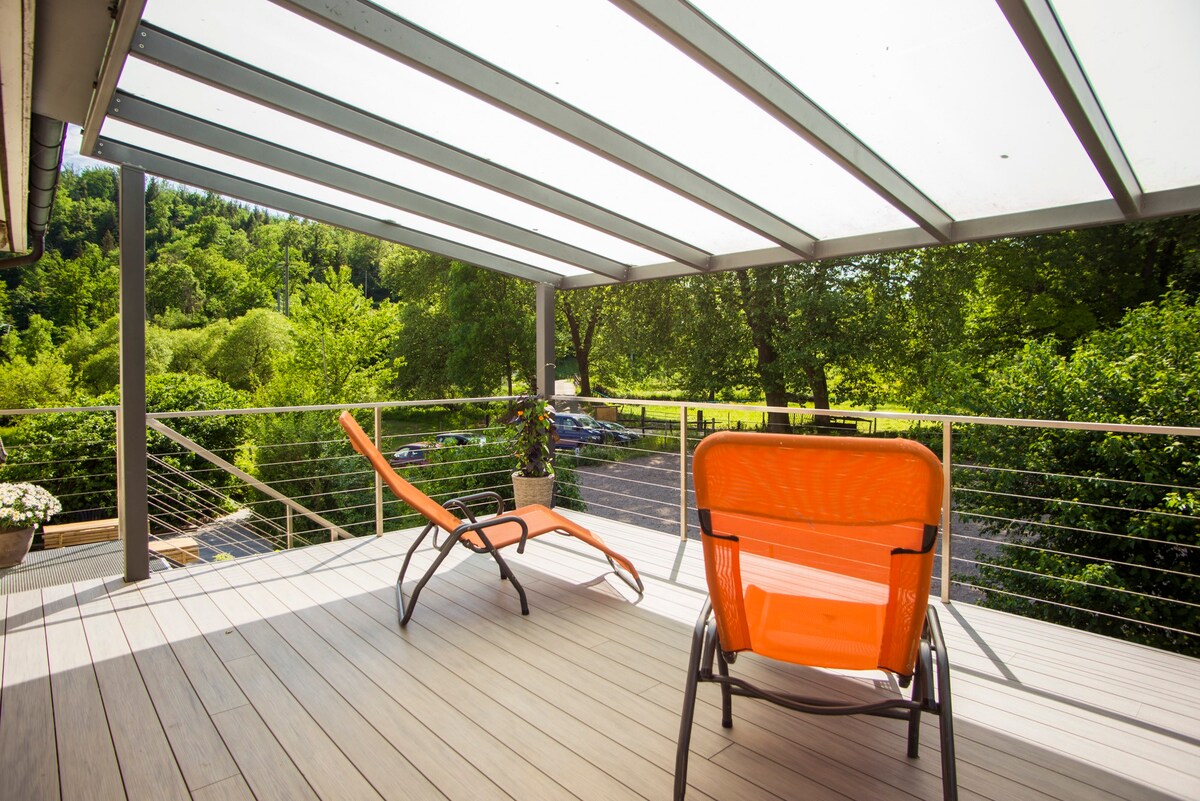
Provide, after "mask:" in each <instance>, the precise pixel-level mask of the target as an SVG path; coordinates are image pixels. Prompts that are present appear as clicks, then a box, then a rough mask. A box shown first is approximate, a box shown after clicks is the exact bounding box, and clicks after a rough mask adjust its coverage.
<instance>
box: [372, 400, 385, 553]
mask: <svg viewBox="0 0 1200 801" xmlns="http://www.w3.org/2000/svg"><path fill="white" fill-rule="evenodd" d="M382 440H383V409H382V408H380V407H379V406H376V407H375V449H376V450H378V451H379V452H380V453H382V452H383V450H382V448H380V443H381V442H382ZM374 473H375V536H376V537H382V536H383V477H382V476H380V475H379V471H378V470H375V471H374Z"/></svg>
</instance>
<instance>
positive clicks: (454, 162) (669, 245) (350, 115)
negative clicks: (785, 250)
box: [135, 23, 712, 270]
mask: <svg viewBox="0 0 1200 801" xmlns="http://www.w3.org/2000/svg"><path fill="white" fill-rule="evenodd" d="M135 42H136V43H137V49H136V51H135V52H136V54H137V56H138V57H140V58H144V59H146V60H148V61H151V62H154V63H158V64H161V65H163V66H164V67H167V68H168V69H171V70H174V71H176V72H180V73H183V74H185V75H188V76H189V77H191V78H193V79H195V80H198V81H200V82H202V83H205V84H208V85H210V86H214V87H217V88H220V89H224V90H226V91H229V92H232V93H233V94H236V95H239V96H241V97H244V98H246V99H247V100H250V101H253V102H255V103H260V104H262V105H264V106H268V107H271V108H274V109H277V110H279V111H282V112H284V113H287V114H290V115H292V116H294V117H298V118H300V119H303V120H306V121H308V122H311V123H313V124H315V125H320V126H322V127H324V128H327V129H329V130H331V131H335V132H337V133H340V134H344V135H346V136H351V137H353V138H355V139H357V140H359V141H361V142H365V143H366V144H369V145H373V146H375V147H379V148H382V149H385V150H388V151H390V152H392V153H395V154H396V155H399V156H404V157H406V158H410V159H413V160H414V161H419V162H421V163H423V164H427V165H429V166H431V167H434V168H436V169H439V170H441V171H443V172H446V173H449V174H451V175H455V176H458V177H460V178H463V179H464V180H468V181H471V182H472V183H475V184H478V185H479V186H483V187H486V188H488V189H492V190H495V191H497V192H500V193H502V194H504V195H507V196H509V197H512V198H516V199H517V200H521V201H524V202H526V203H529V204H530V205H533V206H537V207H539V208H542V209H545V210H546V211H550V212H553V213H555V214H557V215H559V216H561V217H564V218H566V219H569V220H573V221H575V222H578V223H580V224H582V225H586V226H588V227H590V228H594V229H596V230H598V231H602V232H604V233H607V234H610V235H611V236H614V237H617V238H618V239H622V240H624V241H626V242H629V243H631V244H634V245H637V246H639V247H643V248H645V249H647V250H650V251H653V252H655V253H658V254H659V255H661V256H663V257H664V258H667V259H671V260H673V261H678V262H681V263H683V264H687V265H690V266H692V267H695V268H696V269H698V270H703V269H706V268H707V266H708V259H709V257H710V256H711V255H712V254H711V253H708V252H707V251H705V250H703V249H702V248H698V247H696V246H694V245H691V244H688V243H686V242H682V241H680V240H678V239H676V238H674V237H671V236H669V235H667V234H664V233H663V232H661V231H658V230H655V229H654V228H651V227H649V226H646V225H642V224H641V223H638V222H637V221H635V220H631V219H629V218H627V217H623V216H621V215H619V214H615V213H613V212H611V211H609V210H608V209H604V208H601V207H599V206H597V205H595V204H593V203H590V202H588V201H586V200H583V199H581V198H578V197H576V196H574V195H571V194H568V193H566V192H563V191H561V190H559V189H556V188H555V187H552V186H549V185H547V184H545V183H542V182H540V181H538V180H535V179H533V178H530V177H529V176H526V175H524V174H522V173H518V172H515V171H513V170H510V169H507V168H505V167H501V166H499V165H497V164H493V163H492V162H490V161H488V160H487V159H483V158H480V157H478V156H475V155H474V154H471V153H467V152H465V151H462V150H460V149H458V148H455V147H453V146H451V145H447V144H445V143H444V142H441V141H438V140H436V139H433V138H430V137H428V136H425V135H424V134H421V133H418V132H416V131H413V130H411V129H409V128H406V127H404V126H401V125H397V124H395V123H393V122H391V121H388V120H385V119H382V118H380V117H377V116H375V115H372V114H369V113H367V112H365V111H363V110H362V109H359V108H356V107H354V106H350V105H347V104H345V103H342V102H340V101H337V100H334V99H332V98H329V97H326V96H324V95H321V94H319V93H317V92H314V91H312V90H310V89H307V88H305V87H301V86H297V85H296V84H294V83H291V82H289V81H286V80H284V79H282V78H279V77H277V76H275V75H271V74H269V73H267V72H264V71H262V70H259V69H257V68H255V67H252V66H249V65H246V64H243V63H241V62H238V61H236V60H234V59H230V58H228V57H226V56H224V55H221V54H218V53H214V52H212V51H210V50H208V49H206V48H204V47H201V46H199V45H197V44H195V43H193V42H189V41H187V40H186V39H182V38H180V37H178V36H175V35H174V34H171V33H169V32H167V31H163V30H159V29H157V28H155V27H154V26H152V25H147V24H144V23H143V24H142V26H141V27H140V28H139V29H138V32H137V35H136V37H135Z"/></svg>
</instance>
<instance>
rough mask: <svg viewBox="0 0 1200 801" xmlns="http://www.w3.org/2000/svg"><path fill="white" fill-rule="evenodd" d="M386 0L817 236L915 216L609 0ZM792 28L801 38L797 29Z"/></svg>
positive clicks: (887, 225)
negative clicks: (511, 0) (516, 2)
mask: <svg viewBox="0 0 1200 801" xmlns="http://www.w3.org/2000/svg"><path fill="white" fill-rule="evenodd" d="M379 5H381V6H384V7H386V8H388V9H389V10H391V11H393V12H394V13H396V14H398V15H400V16H403V17H405V18H407V19H409V20H411V21H412V22H414V23H416V24H417V25H420V26H421V27H424V28H426V29H427V30H430V31H431V32H433V33H435V34H437V35H439V36H441V37H443V38H445V39H448V40H450V41H452V42H454V43H455V44H457V45H459V46H460V47H463V48H464V49H466V50H468V51H470V52H472V53H474V54H475V55H476V56H478V57H480V58H482V59H484V60H486V61H489V62H491V63H493V64H495V65H497V66H499V67H501V68H502V69H505V70H507V71H509V72H511V73H513V74H514V75H517V76H518V77H520V78H522V79H524V80H526V81H528V82H529V83H532V84H534V85H535V86H538V87H539V88H541V89H542V90H544V91H546V92H547V93H549V94H551V95H554V96H556V97H558V98H560V99H562V100H564V101H566V102H567V103H570V104H572V105H574V106H576V107H578V108H580V109H582V110H584V111H586V112H588V113H589V114H592V115H593V116H595V117H597V118H599V119H601V120H603V121H605V122H607V123H609V124H610V125H612V126H613V127H615V128H617V129H618V130H621V131H623V132H625V133H626V134H628V135H630V136H632V137H634V138H635V139H638V140H640V141H642V142H644V143H645V144H647V145H649V146H650V147H653V148H655V149H656V150H659V151H660V152H662V153H665V154H667V155H669V156H671V157H672V158H674V159H676V160H677V161H679V162H681V163H683V164H685V165H687V166H688V167H691V168H692V169H694V170H696V171H697V172H700V173H701V174H703V175H706V176H708V177H709V178H710V179H712V180H714V181H716V182H717V183H718V184H721V185H723V186H725V187H727V188H729V189H731V190H732V191H734V192H736V193H738V194H740V195H742V196H743V197H745V198H746V199H748V200H750V201H752V202H754V203H756V204H758V205H759V206H762V207H763V208H765V209H767V210H769V211H772V212H774V213H775V214H776V215H778V216H780V217H782V218H783V219H785V220H787V221H788V222H790V223H792V224H793V225H795V226H797V227H799V228H802V229H803V230H805V231H807V232H808V233H810V234H812V235H814V236H816V237H818V238H826V237H836V236H848V235H852V234H857V233H864V232H867V231H878V230H891V229H897V228H908V227H911V225H912V222H911V221H910V220H909V219H908V218H907V217H906V216H904V215H903V214H901V213H900V212H899V211H897V210H896V209H895V208H893V207H892V206H891V205H890V204H888V203H887V202H886V201H884V200H883V199H881V198H880V197H879V196H878V195H876V194H875V193H874V192H873V191H871V190H870V189H868V188H867V187H866V186H864V185H863V184H862V183H860V182H859V181H858V180H857V179H855V178H853V177H851V176H850V175H848V174H847V173H846V172H845V171H843V170H842V169H841V168H840V167H838V166H837V165H835V164H834V163H833V162H832V161H830V160H829V159H828V158H827V157H826V156H825V155H823V154H822V153H820V152H819V151H817V150H816V149H815V148H814V147H812V146H811V145H809V144H808V143H807V142H805V141H804V140H803V139H801V138H799V137H798V136H797V135H796V134H795V133H793V132H792V131H791V130H789V129H787V128H786V127H784V126H783V125H782V124H781V123H779V122H777V121H776V120H775V119H774V118H772V117H770V116H769V115H768V114H766V113H765V112H763V111H762V110H761V109H759V108H758V107H757V106H755V105H754V104H753V103H752V102H751V101H749V100H747V99H746V98H745V97H743V96H742V95H741V94H739V93H738V92H737V91H736V90H734V89H732V88H731V87H729V86H728V85H727V84H725V83H724V82H723V81H721V80H720V79H718V78H717V77H715V76H714V75H712V74H711V73H709V72H708V71H707V70H705V69H703V68H702V67H700V66H699V65H697V64H696V63H695V62H693V61H692V60H691V59H690V58H688V57H687V56H685V55H684V54H683V53H681V52H679V51H678V50H677V49H675V48H674V47H673V46H671V45H670V44H668V43H667V42H665V41H663V40H662V39H661V38H660V37H658V36H657V35H656V34H654V33H653V32H652V31H650V30H648V29H647V28H645V27H644V26H642V25H641V24H639V23H638V22H636V21H635V20H633V19H632V18H631V17H629V16H628V15H626V14H624V13H623V12H622V11H620V9H618V8H616V7H615V6H613V5H612V4H611V3H609V2H607V0H571V2H569V3H564V2H561V1H560V0H526V2H522V3H521V4H520V5H519V6H514V5H513V4H511V3H496V2H493V0H453V2H450V1H443V2H437V3H430V2H427V0H379ZM739 7H740V6H739ZM790 39H791V46H792V47H795V46H796V39H795V33H794V30H793V31H792V35H791V37H790ZM807 39H808V37H807V36H806V37H805V40H806V41H805V46H806V47H807V46H808V43H807ZM824 68H826V69H827V68H828V65H825V67H824Z"/></svg>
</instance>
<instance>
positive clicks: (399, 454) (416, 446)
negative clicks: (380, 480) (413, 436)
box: [388, 442, 437, 467]
mask: <svg viewBox="0 0 1200 801" xmlns="http://www.w3.org/2000/svg"><path fill="white" fill-rule="evenodd" d="M436 447H437V445H434V444H433V443H432V442H410V443H408V444H407V445H404V446H402V447H401V448H400V449H399V450H398V451H396V452H395V453H393V454H392V458H390V459H388V464H390V465H391V466H392V467H412V466H414V465H419V464H429V459H428V457H427V455H426V454H427V452H428V451H431V450H433V449H434V448H436Z"/></svg>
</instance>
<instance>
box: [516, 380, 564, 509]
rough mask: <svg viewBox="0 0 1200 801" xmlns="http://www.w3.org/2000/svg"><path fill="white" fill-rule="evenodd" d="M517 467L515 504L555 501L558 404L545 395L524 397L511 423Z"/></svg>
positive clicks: (526, 504)
mask: <svg viewBox="0 0 1200 801" xmlns="http://www.w3.org/2000/svg"><path fill="white" fill-rule="evenodd" d="M508 433H509V436H510V437H511V438H512V442H513V445H514V447H515V451H514V454H513V455H514V456H516V459H517V470H516V472H515V473H513V474H512V482H513V505H514V506H515V507H516V508H520V507H522V506H528V505H530V504H534V503H537V504H541V505H542V506H550V505H551V504H552V503H553V501H554V462H553V458H554V407H553V406H551V405H550V404H549V403H548V402H547V401H546V399H545V398H535V397H524V398H521V399H520V400H518V401H517V412H516V415H515V416H514V417H513V419H512V422H511V423H510V425H509V432H508Z"/></svg>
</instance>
